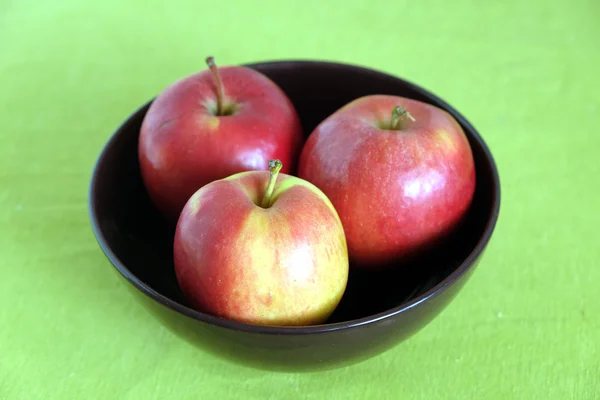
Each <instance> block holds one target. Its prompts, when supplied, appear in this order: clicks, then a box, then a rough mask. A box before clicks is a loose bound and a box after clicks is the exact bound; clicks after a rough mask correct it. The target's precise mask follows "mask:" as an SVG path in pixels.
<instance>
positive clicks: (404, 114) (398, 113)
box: [390, 106, 415, 131]
mask: <svg viewBox="0 0 600 400" xmlns="http://www.w3.org/2000/svg"><path fill="white" fill-rule="evenodd" d="M407 118H408V119H410V120H411V121H413V122H414V121H415V119H414V118H413V116H412V115H410V113H409V112H408V110H407V109H406V108H404V107H402V106H396V107H394V109H393V110H392V122H391V123H390V128H391V129H393V130H395V131H397V130H400V129H402V121H405V120H406V119H407Z"/></svg>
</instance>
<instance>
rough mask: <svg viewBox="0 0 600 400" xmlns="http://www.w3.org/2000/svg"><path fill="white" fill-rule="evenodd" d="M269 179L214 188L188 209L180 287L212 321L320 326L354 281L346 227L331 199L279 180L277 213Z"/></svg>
mask: <svg viewBox="0 0 600 400" xmlns="http://www.w3.org/2000/svg"><path fill="white" fill-rule="evenodd" d="M268 179H269V173H268V172H266V171H251V172H243V173H239V174H235V175H233V176H231V177H228V178H226V179H222V180H218V181H214V182H212V183H210V184H208V185H206V186H204V187H203V188H201V189H200V190H199V191H197V192H196V193H195V194H194V195H193V196H192V197H191V198H190V199H189V201H188V202H187V204H186V205H185V207H184V209H183V211H182V212H181V216H180V218H179V222H178V224H177V228H176V233H175V241H174V263H175V271H176V275H177V279H178V282H179V286H180V288H181V289H182V291H183V293H184V295H185V296H186V298H188V299H189V301H190V302H191V303H192V304H193V306H194V307H195V308H196V309H198V310H200V311H204V312H206V313H208V314H211V315H214V316H219V317H223V318H227V319H230V320H234V321H238V322H246V323H252V324H258V325H279V326H288V325H289V326H297V325H317V324H321V323H324V322H325V321H326V320H327V318H328V317H329V316H330V315H331V313H332V312H333V311H334V310H335V308H336V307H337V305H338V303H339V301H340V300H341V298H342V295H343V294H344V291H345V288H346V284H347V281H348V269H349V262H348V250H347V246H346V240H345V236H344V230H343V227H342V224H341V221H340V219H339V217H338V215H337V213H336V211H335V209H334V208H333V206H332V205H331V203H330V202H329V200H328V199H327V198H326V197H325V195H324V194H323V193H322V192H321V191H320V190H319V189H317V188H316V187H314V186H313V185H311V184H310V183H308V182H305V181H302V180H301V179H299V178H297V177H294V176H290V175H286V174H280V175H279V178H278V181H277V183H276V186H275V190H274V193H273V197H272V201H271V206H270V207H268V208H262V207H260V206H259V205H257V204H260V202H261V200H262V195H263V193H264V191H265V187H266V184H267V181H268Z"/></svg>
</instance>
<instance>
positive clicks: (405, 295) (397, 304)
mask: <svg viewBox="0 0 600 400" xmlns="http://www.w3.org/2000/svg"><path fill="white" fill-rule="evenodd" d="M250 67H252V68H255V69H256V70H258V71H260V72H262V73H264V74H265V75H267V76H268V77H269V78H271V79H272V80H274V81H275V82H276V83H277V84H278V85H279V86H280V87H281V88H282V89H283V90H284V91H285V92H286V93H287V94H288V95H289V96H290V98H291V100H292V101H293V103H294V105H295V107H296V108H297V110H298V113H299V115H300V117H301V119H302V123H303V127H304V130H305V134H306V135H308V134H310V132H311V131H312V129H313V128H314V127H315V126H316V125H317V124H318V123H319V122H320V121H322V120H323V119H324V118H325V117H327V116H328V115H329V114H331V113H332V112H334V111H335V110H337V109H338V108H340V107H341V106H343V105H344V104H346V103H348V102H349V101H351V100H353V99H355V98H357V97H360V96H364V95H367V94H392V95H400V96H406V97H410V98H414V99H417V100H421V101H425V102H428V103H430V104H433V105H436V106H438V107H440V108H444V109H446V110H447V111H449V112H450V113H451V114H453V116H454V117H455V118H456V119H457V120H458V121H459V123H460V124H461V125H462V127H463V129H464V130H465V132H466V133H467V135H468V138H469V141H470V143H471V147H472V149H473V154H474V157H475V163H476V168H477V190H476V193H475V198H474V201H473V205H472V207H471V210H470V212H469V215H468V216H467V218H466V219H465V222H464V224H463V225H462V226H461V227H460V228H459V229H458V231H457V232H456V234H455V235H453V236H452V237H451V238H449V239H448V241H447V242H446V243H444V244H442V245H441V247H440V248H439V249H438V251H436V252H435V254H429V255H427V256H425V257H423V258H421V259H419V260H416V263H415V264H414V265H412V266H413V267H418V268H413V269H412V272H410V273H407V272H406V270H404V271H402V270H396V271H393V272H389V273H387V274H381V275H378V276H374V275H369V274H368V273H367V274H364V273H362V275H361V273H358V272H351V276H350V280H349V283H348V288H347V290H346V294H345V295H344V299H343V300H342V303H341V304H340V306H339V307H338V310H336V313H335V314H334V316H332V320H331V321H330V322H332V323H333V324H332V325H328V326H326V327H324V328H318V329H299V330H289V329H282V330H271V331H269V332H266V333H265V332H259V331H260V329H255V328H247V327H243V326H241V325H236V324H235V323H233V324H232V323H230V322H229V321H225V322H223V320H220V319H216V318H214V317H210V316H206V315H204V314H201V313H198V312H196V311H194V310H191V309H190V308H189V307H187V302H186V300H185V299H184V298H183V296H182V295H181V292H180V290H179V288H178V286H177V283H176V279H175V275H174V272H173V267H172V236H173V227H172V226H168V225H166V224H165V223H164V222H163V221H162V220H161V219H160V217H159V215H158V213H157V212H156V211H155V210H154V208H153V206H152V205H151V204H150V202H149V199H148V197H147V195H146V193H145V189H144V187H143V183H142V181H141V176H140V172H139V165H138V162H137V139H138V134H139V127H140V125H141V122H142V120H143V117H144V115H145V113H146V111H147V109H148V107H149V104H150V103H148V104H146V105H145V106H143V107H141V108H140V109H139V110H138V111H137V112H136V113H134V114H133V115H132V116H131V117H130V118H129V119H128V120H127V121H126V122H125V123H124V124H123V125H122V126H121V127H120V128H119V130H118V131H117V132H116V134H115V135H114V136H113V137H112V139H111V140H110V141H109V143H108V144H107V145H106V147H105V149H104V151H103V152H102V154H101V156H100V159H99V160H98V163H97V166H96V169H95V171H94V176H93V179H92V184H91V193H90V214H91V218H92V225H93V228H94V231H95V233H96V236H97V238H98V241H99V243H100V245H101V247H102V249H103V250H104V252H105V253H106V255H107V256H108V258H109V259H110V260H111V262H112V263H113V264H114V265H115V267H116V268H117V270H118V271H119V273H120V274H121V275H122V276H124V277H125V278H126V279H127V280H128V281H129V282H130V283H131V284H132V285H128V287H129V288H131V289H132V290H133V292H134V293H135V294H136V295H138V296H137V298H138V299H140V300H142V301H141V303H142V304H143V305H144V306H146V308H147V309H148V310H149V311H151V312H152V314H153V315H155V316H156V317H157V318H159V319H160V320H161V321H163V322H164V323H165V324H166V325H167V326H168V327H170V328H171V329H172V330H173V331H174V332H176V333H177V334H178V335H180V336H181V337H183V338H185V339H186V340H189V341H190V342H192V343H194V344H196V345H198V346H200V347H202V348H204V349H207V350H210V351H212V352H214V353H216V354H219V355H221V356H225V357H226V358H228V359H232V360H237V361H243V362H246V363H250V364H252V365H255V366H259V367H262V368H273V369H294V370H303V369H311V370H314V369H320V368H331V367H335V366H339V365H344V364H347V363H351V362H356V361H359V360H362V359H365V358H368V357H370V356H373V355H376V354H379V353H380V352H382V351H384V350H385V349H387V348H389V347H390V346H393V345H394V344H396V343H398V342H400V341H401V340H403V339H405V338H407V337H409V336H410V335H411V334H413V333H415V332H416V331H417V330H419V329H420V328H422V327H423V326H425V325H426V324H427V323H429V322H430V321H431V320H432V319H433V318H434V317H435V316H436V315H437V314H438V313H439V312H440V311H441V310H443V308H444V307H445V306H446V305H447V304H448V303H449V301H450V300H451V299H452V298H453V297H454V296H455V295H456V293H457V292H458V291H459V289H460V288H461V287H462V286H463V285H464V283H465V281H466V279H467V278H468V276H470V274H471V272H472V271H473V269H474V266H475V265H476V264H477V263H478V261H479V258H480V257H481V255H482V252H483V249H484V248H485V245H486V244H487V241H488V240H489V238H490V236H491V233H492V231H493V228H494V226H495V222H496V220H497V218H498V212H499V200H500V192H499V179H498V176H497V172H496V167H495V164H494V162H493V159H492V158H491V155H490V154H489V151H488V149H487V147H486V146H485V143H484V142H483V141H482V140H481V138H480V137H479V135H478V134H477V132H475V130H474V129H473V127H472V126H471V125H470V124H469V123H468V122H467V121H466V120H465V119H464V118H463V117H462V116H461V115H460V114H458V113H457V112H456V111H455V110H454V109H453V108H451V107H450V106H449V105H447V104H446V103H445V102H443V101H442V100H440V99H438V98H437V97H436V96H434V95H432V94H430V93H428V92H426V91H424V90H423V89H421V88H419V87H417V86H415V85H412V84H410V83H408V82H405V81H403V80H400V79H398V78H395V77H392V76H389V75H386V74H382V73H380V72H377V71H372V70H367V69H364V68H360V67H355V66H347V65H340V64H332V63H321V62H293V61H291V62H274V63H261V64H252V65H250ZM474 249H475V250H474ZM382 294H384V295H382ZM374 314H376V315H377V316H376V317H373V315H374ZM348 321H349V322H348Z"/></svg>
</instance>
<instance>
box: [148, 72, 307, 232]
mask: <svg viewBox="0 0 600 400" xmlns="http://www.w3.org/2000/svg"><path fill="white" fill-rule="evenodd" d="M218 71H219V74H220V76H221V80H222V82H223V88H224V95H225V101H224V104H225V106H226V108H228V109H229V111H230V112H231V115H221V116H218V115H215V113H216V108H217V95H216V93H217V92H216V83H215V80H214V77H213V75H212V74H211V72H210V71H209V70H208V69H206V70H204V71H201V72H199V73H197V74H193V75H191V76H188V77H186V78H183V79H181V80H179V81H177V82H175V83H173V84H172V85H170V86H169V87H167V88H166V89H165V90H164V91H163V92H162V93H161V94H160V95H159V96H158V97H157V98H156V99H155V100H154V102H153V103H152V105H151V106H150V108H149V110H148V112H147V114H146V116H145V118H144V121H143V123H142V127H141V130H140V136H139V145H138V156H139V163H140V168H141V173H142V178H143V181H144V185H145V187H146V190H147V192H148V195H149V197H150V198H151V200H152V202H153V203H154V204H155V205H156V207H157V208H158V209H159V210H160V211H161V213H162V214H163V215H164V216H165V217H166V218H167V219H168V220H171V221H173V222H176V221H177V218H178V217H179V213H180V211H181V209H182V208H183V206H184V205H185V203H186V201H187V200H188V199H189V198H190V196H191V195H192V194H194V193H195V192H196V191H197V190H198V189H199V188H201V187H202V186H204V185H206V184H207V183H210V182H212V181H214V180H217V179H222V178H225V177H227V176H230V175H232V174H235V173H238V172H243V171H250V170H264V169H266V167H267V161H268V160H269V159H274V158H278V159H280V160H281V161H282V162H283V165H284V169H283V172H287V173H294V172H295V171H294V169H293V167H294V166H295V165H296V164H297V160H298V156H299V154H300V151H301V149H302V144H303V134H302V127H301V125H300V120H299V118H298V115H297V113H296V110H295V109H294V106H293V104H292V103H291V102H290V100H289V99H288V97H287V96H286V95H285V93H284V92H283V91H282V90H281V89H280V88H279V87H278V86H277V85H276V84H275V83H273V82H272V81H271V80H269V79H268V78H267V77H266V76H264V75H262V74H260V73H259V72H256V71H255V70H252V69H250V68H246V67H238V66H225V67H220V68H219V69H218Z"/></svg>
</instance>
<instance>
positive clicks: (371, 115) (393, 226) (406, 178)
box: [298, 95, 476, 268]
mask: <svg viewBox="0 0 600 400" xmlns="http://www.w3.org/2000/svg"><path fill="white" fill-rule="evenodd" d="M396 106H403V107H404V108H405V109H407V110H408V111H409V113H410V114H411V115H412V116H413V117H414V119H415V121H414V122H412V121H410V120H406V121H405V122H404V127H403V129H401V130H390V129H388V128H389V125H390V120H391V110H392V109H393V108H394V107H396ZM298 176H299V177H300V178H302V179H305V180H307V181H309V182H311V183H313V184H314V185H315V186H317V187H318V188H320V189H321V190H322V191H323V192H324V193H325V194H326V195H327V196H328V198H329V199H330V200H331V202H332V203H333V205H334V206H335V208H336V210H337V211H338V214H339V216H340V218H341V220H342V224H343V226H344V230H345V234H346V239H347V242H348V249H349V254H350V260H351V262H352V263H353V265H356V266H357V267H360V268H384V267H386V266H388V265H389V264H390V263H391V262H392V261H393V262H395V263H398V262H399V261H402V260H408V259H410V258H411V257H412V256H414V255H417V254H419V252H421V251H425V250H427V249H429V248H431V246H432V245H433V244H435V243H436V242H437V241H439V240H442V239H443V238H444V236H445V235H446V234H447V233H448V232H450V231H452V230H453V229H454V228H455V227H456V226H457V225H458V224H459V223H460V221H461V220H462V218H463V217H464V216H465V213H466V212H467V210H468V209H469V206H470V204H471V202H472V199H473V195H474V192H475V179H476V172H475V166H474V160H473V155H472V152H471V148H470V145H469V142H468V140H467V138H466V136H465V134H464V132H463V131H462V129H461V127H460V125H459V124H458V123H457V122H456V121H455V120H454V118H452V117H451V116H450V114H448V113H447V112H445V111H443V110H441V109H439V108H437V107H434V106H432V105H429V104H426V103H422V102H419V101H416V100H412V99H407V98H403V97H398V96H389V95H370V96H365V97H362V98H359V99H356V100H354V101H353V102H351V103H349V104H347V105H345V106H344V107H342V108H341V109H339V110H337V111H336V112H334V113H333V114H332V115H330V116H329V117H328V118H327V119H325V120H324V121H323V122H322V123H320V124H319V125H318V126H317V127H316V128H315V130H314V131H313V132H312V133H311V135H310V136H309V138H308V140H307V141H306V143H305V146H304V148H303V151H302V154H301V157H300V162H299V167H298Z"/></svg>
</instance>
